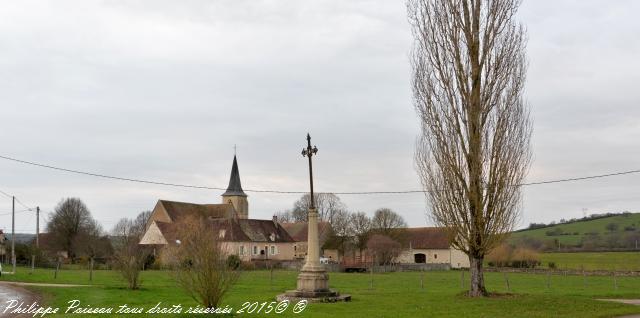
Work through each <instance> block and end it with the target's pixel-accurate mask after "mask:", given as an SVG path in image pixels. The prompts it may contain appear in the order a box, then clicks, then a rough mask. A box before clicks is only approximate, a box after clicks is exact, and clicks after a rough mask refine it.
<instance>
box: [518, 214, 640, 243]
mask: <svg viewBox="0 0 640 318" xmlns="http://www.w3.org/2000/svg"><path fill="white" fill-rule="evenodd" d="M610 223H615V224H617V225H618V229H617V230H616V231H614V232H612V233H617V234H621V233H622V234H624V233H625V231H624V228H625V227H628V226H635V227H636V228H640V213H631V214H622V215H616V216H611V217H606V218H601V219H595V220H586V221H578V222H572V223H567V224H557V225H554V226H550V227H545V228H541V229H533V230H525V231H519V232H514V233H512V234H511V237H510V238H509V240H510V241H511V242H516V241H518V240H519V239H521V238H524V237H529V238H535V239H538V240H541V241H546V240H554V239H558V241H559V242H560V244H561V245H571V246H575V245H577V244H579V243H580V241H581V240H582V238H583V236H585V235H586V233H598V234H599V235H601V236H602V237H604V238H605V240H606V237H607V235H609V234H610V232H609V231H608V230H607V228H606V226H607V224H610ZM555 228H560V229H562V231H563V232H565V233H570V235H554V236H549V235H547V234H546V233H547V231H551V230H553V229H555ZM574 233H578V234H574Z"/></svg>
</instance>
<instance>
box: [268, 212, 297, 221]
mask: <svg viewBox="0 0 640 318" xmlns="http://www.w3.org/2000/svg"><path fill="white" fill-rule="evenodd" d="M273 215H274V216H276V217H277V218H278V222H280V223H291V222H296V220H295V219H294V218H293V215H292V214H291V210H285V211H278V212H276V213H274V214H273Z"/></svg>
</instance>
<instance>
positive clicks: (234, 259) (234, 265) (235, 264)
mask: <svg viewBox="0 0 640 318" xmlns="http://www.w3.org/2000/svg"><path fill="white" fill-rule="evenodd" d="M240 263H242V261H241V260H240V256H238V255H236V254H231V255H229V256H228V257H227V266H229V268H231V269H234V270H235V269H238V268H239V267H240Z"/></svg>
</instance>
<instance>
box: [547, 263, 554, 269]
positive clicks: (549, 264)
mask: <svg viewBox="0 0 640 318" xmlns="http://www.w3.org/2000/svg"><path fill="white" fill-rule="evenodd" d="M547 266H548V267H549V268H550V269H556V263H555V262H549V263H548V264H547Z"/></svg>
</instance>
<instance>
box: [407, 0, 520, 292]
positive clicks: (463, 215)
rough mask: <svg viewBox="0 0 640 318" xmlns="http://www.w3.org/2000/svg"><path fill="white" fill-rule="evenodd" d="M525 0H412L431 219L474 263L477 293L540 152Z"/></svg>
mask: <svg viewBox="0 0 640 318" xmlns="http://www.w3.org/2000/svg"><path fill="white" fill-rule="evenodd" d="M519 5H520V0H408V1H407V8H408V16H409V22H410V24H411V26H412V31H413V36H414V39H415V41H414V47H413V52H412V58H411V62H412V68H413V83H412V85H413V97H414V105H415V108H416V111H417V113H418V116H419V118H420V120H421V126H422V136H421V138H420V139H419V141H418V143H417V147H416V166H417V170H418V172H419V174H420V178H421V181H422V184H423V186H424V189H425V191H426V197H427V200H428V202H429V204H430V209H431V213H430V215H431V217H432V219H433V220H434V221H435V223H436V224H438V225H440V226H444V227H447V228H448V229H449V230H450V238H451V240H452V244H453V245H454V246H455V247H456V248H459V249H461V250H462V251H464V252H465V253H467V255H468V256H469V261H470V266H471V269H470V272H471V284H470V291H469V295H470V296H474V297H475V296H482V295H486V293H487V292H486V289H485V286H484V275H483V268H482V262H483V259H484V257H485V255H487V253H488V252H489V251H490V250H491V249H493V248H494V247H495V246H497V245H498V244H499V243H500V242H501V241H502V240H503V239H504V238H505V235H506V234H507V233H508V232H510V231H511V230H512V229H513V227H514V225H515V223H516V219H517V217H518V212H519V206H520V196H521V192H520V188H519V187H518V185H519V184H520V183H522V181H523V180H524V178H525V175H526V173H527V170H528V167H529V162H530V158H531V152H530V144H529V140H530V135H531V123H530V120H529V112H528V107H527V105H526V103H525V102H524V100H523V96H522V94H523V89H524V83H525V73H526V67H527V62H526V56H525V46H526V43H525V42H526V39H525V31H524V28H523V27H522V26H521V25H520V24H518V23H516V22H515V21H514V16H515V14H516V11H517V9H518V7H519Z"/></svg>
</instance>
